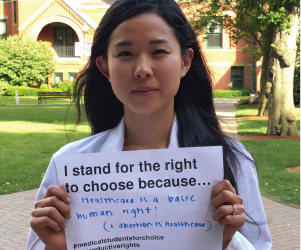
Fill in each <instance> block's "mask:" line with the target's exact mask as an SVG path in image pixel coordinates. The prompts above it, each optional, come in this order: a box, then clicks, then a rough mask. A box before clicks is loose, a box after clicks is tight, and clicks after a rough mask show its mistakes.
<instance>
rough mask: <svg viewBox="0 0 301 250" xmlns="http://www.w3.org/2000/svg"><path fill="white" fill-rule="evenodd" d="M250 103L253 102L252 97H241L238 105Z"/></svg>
mask: <svg viewBox="0 0 301 250" xmlns="http://www.w3.org/2000/svg"><path fill="white" fill-rule="evenodd" d="M249 103H251V101H250V98H241V99H240V100H238V102H237V104H238V105H244V104H249Z"/></svg>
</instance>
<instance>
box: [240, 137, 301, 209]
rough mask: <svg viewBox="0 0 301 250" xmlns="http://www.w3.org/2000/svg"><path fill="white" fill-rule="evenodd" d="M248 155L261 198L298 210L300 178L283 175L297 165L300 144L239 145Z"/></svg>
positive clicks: (255, 142) (251, 143) (269, 141)
mask: <svg viewBox="0 0 301 250" xmlns="http://www.w3.org/2000/svg"><path fill="white" fill-rule="evenodd" d="M240 142H241V143H242V144H243V145H244V146H245V147H246V148H247V149H248V150H250V152H251V153H252V155H253V157H254V159H255V162H256V165H257V168H258V179H259V186H260V191H261V194H262V195H263V196H265V197H267V198H269V199H272V200H274V201H277V202H280V203H283V204H286V205H289V206H293V207H296V208H300V174H299V173H289V172H286V171H284V169H285V168H288V167H295V166H299V165H300V143H299V142H298V141H291V140H264V141H250V140H242V141H240Z"/></svg>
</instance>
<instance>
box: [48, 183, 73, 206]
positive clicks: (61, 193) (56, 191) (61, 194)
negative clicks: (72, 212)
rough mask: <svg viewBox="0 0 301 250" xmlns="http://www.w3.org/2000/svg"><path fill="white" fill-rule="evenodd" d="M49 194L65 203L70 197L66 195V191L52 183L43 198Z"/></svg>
mask: <svg viewBox="0 0 301 250" xmlns="http://www.w3.org/2000/svg"><path fill="white" fill-rule="evenodd" d="M51 196H56V197H57V198H58V199H60V200H61V201H63V202H65V203H66V204H70V203H71V199H70V197H69V196H68V194H67V192H66V191H65V190H64V189H63V188H61V187H58V186H54V185H51V186H49V187H48V189H47V191H46V194H45V195H44V197H43V199H45V198H47V197H51Z"/></svg>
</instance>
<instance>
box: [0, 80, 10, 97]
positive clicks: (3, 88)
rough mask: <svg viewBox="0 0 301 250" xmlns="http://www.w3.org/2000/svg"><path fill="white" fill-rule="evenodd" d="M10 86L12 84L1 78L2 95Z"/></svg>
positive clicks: (0, 89) (0, 92)
mask: <svg viewBox="0 0 301 250" xmlns="http://www.w3.org/2000/svg"><path fill="white" fill-rule="evenodd" d="M9 86H10V85H9V84H8V83H7V82H5V81H1V80H0V95H4V94H5V91H6V89H7V88H8V87H9Z"/></svg>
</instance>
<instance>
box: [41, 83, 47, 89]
mask: <svg viewBox="0 0 301 250" xmlns="http://www.w3.org/2000/svg"><path fill="white" fill-rule="evenodd" d="M40 89H49V87H48V84H46V83H43V84H41V86H40Z"/></svg>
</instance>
